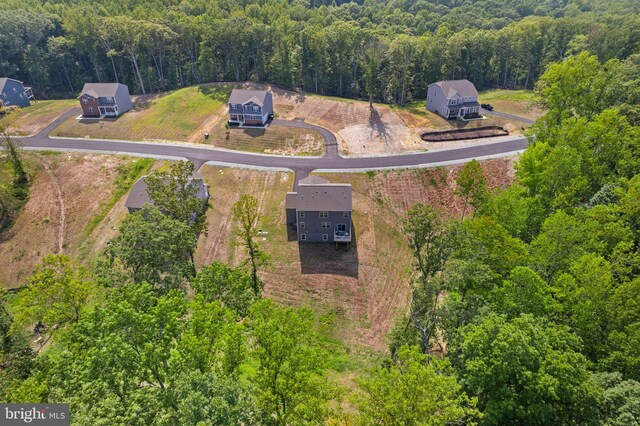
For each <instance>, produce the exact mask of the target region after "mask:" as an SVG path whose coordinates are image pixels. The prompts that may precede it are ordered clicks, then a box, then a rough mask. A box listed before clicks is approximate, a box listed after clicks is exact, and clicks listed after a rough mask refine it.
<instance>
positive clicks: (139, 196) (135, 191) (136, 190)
mask: <svg viewBox="0 0 640 426" xmlns="http://www.w3.org/2000/svg"><path fill="white" fill-rule="evenodd" d="M188 185H195V186H196V187H197V188H198V191H197V192H196V197H197V198H199V199H201V200H204V201H209V185H207V184H206V183H205V182H204V177H203V176H202V175H201V174H200V173H193V175H192V176H191V178H190V179H189V183H188ZM203 204H205V203H203ZM124 205H125V207H126V208H127V210H128V211H129V213H130V214H133V213H135V212H137V211H138V210H140V209H141V208H142V207H144V206H145V205H148V206H153V200H152V199H151V198H150V197H149V193H148V192H147V176H142V177H141V178H140V179H138V181H137V182H136V183H134V184H133V186H132V187H131V191H129V196H128V197H127V201H126V202H125V204H124ZM205 205H206V204H205Z"/></svg>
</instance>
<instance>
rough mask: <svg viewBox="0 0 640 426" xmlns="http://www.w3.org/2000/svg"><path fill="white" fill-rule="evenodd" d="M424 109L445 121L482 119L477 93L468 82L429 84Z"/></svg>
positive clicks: (450, 81) (454, 81) (456, 81)
mask: <svg viewBox="0 0 640 426" xmlns="http://www.w3.org/2000/svg"><path fill="white" fill-rule="evenodd" d="M426 107H427V110H429V111H431V112H435V113H436V114H438V115H441V116H442V117H444V118H446V119H447V120H450V119H455V118H460V119H462V120H468V119H475V118H482V116H481V115H480V104H479V103H478V91H477V90H476V87H475V86H474V85H473V83H471V82H470V81H469V80H446V81H438V82H436V83H432V84H430V85H429V86H428V88H427V103H426Z"/></svg>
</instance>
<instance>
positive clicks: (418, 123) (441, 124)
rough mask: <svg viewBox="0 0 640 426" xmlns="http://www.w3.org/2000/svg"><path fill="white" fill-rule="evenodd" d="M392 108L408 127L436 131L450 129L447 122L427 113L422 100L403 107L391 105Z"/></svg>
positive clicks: (431, 113)
mask: <svg viewBox="0 0 640 426" xmlns="http://www.w3.org/2000/svg"><path fill="white" fill-rule="evenodd" d="M392 108H393V110H394V111H395V112H397V113H398V115H399V116H400V117H402V120H403V121H404V122H405V123H406V124H407V125H408V126H409V127H429V128H432V129H438V130H439V129H450V128H451V124H450V123H449V122H448V121H447V120H445V119H444V118H442V117H440V116H439V115H438V114H434V113H433V112H431V111H427V108H426V107H425V103H424V100H419V101H413V102H407V103H406V104H404V105H403V106H399V105H393V106H392Z"/></svg>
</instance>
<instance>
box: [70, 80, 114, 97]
mask: <svg viewBox="0 0 640 426" xmlns="http://www.w3.org/2000/svg"><path fill="white" fill-rule="evenodd" d="M120 86H124V84H120V83H85V84H84V87H83V88H82V92H80V96H82V95H84V94H87V95H89V96H92V97H94V98H112V97H114V96H115V95H116V92H117V91H118V88H119V87H120Z"/></svg>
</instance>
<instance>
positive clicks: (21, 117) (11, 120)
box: [0, 99, 78, 134]
mask: <svg viewBox="0 0 640 426" xmlns="http://www.w3.org/2000/svg"><path fill="white" fill-rule="evenodd" d="M75 106H78V101H77V100H76V99H63V100H55V101H37V102H35V103H33V104H31V106H29V107H26V108H22V109H20V110H18V111H16V112H13V113H11V114H8V115H7V116H6V117H3V118H0V126H1V125H2V124H3V123H5V122H6V123H8V124H10V125H11V127H12V128H13V129H15V131H14V133H18V134H28V133H35V131H36V130H39V129H40V128H44V127H45V126H46V125H48V124H49V123H50V122H52V121H53V120H55V119H56V118H58V117H59V116H60V115H62V114H63V113H64V112H66V111H67V110H69V109H71V108H73V107H75Z"/></svg>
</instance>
